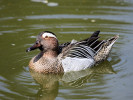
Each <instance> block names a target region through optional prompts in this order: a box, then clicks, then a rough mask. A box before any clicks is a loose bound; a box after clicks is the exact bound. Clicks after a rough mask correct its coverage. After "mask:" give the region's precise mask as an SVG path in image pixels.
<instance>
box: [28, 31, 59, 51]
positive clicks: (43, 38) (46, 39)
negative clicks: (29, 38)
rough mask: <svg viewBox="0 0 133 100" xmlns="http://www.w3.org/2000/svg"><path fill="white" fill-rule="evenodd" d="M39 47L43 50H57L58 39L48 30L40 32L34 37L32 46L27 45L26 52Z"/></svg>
mask: <svg viewBox="0 0 133 100" xmlns="http://www.w3.org/2000/svg"><path fill="white" fill-rule="evenodd" d="M35 49H40V50H41V51H43V52H46V51H49V50H52V51H58V40H57V37H56V35H55V34H54V33H52V32H49V31H44V32H41V33H40V34H39V35H38V36H37V39H36V42H35V44H34V45H33V46H31V47H29V48H28V49H27V50H26V52H29V51H32V50H35Z"/></svg>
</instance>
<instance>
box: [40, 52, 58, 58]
mask: <svg viewBox="0 0 133 100" xmlns="http://www.w3.org/2000/svg"><path fill="white" fill-rule="evenodd" d="M41 53H42V56H43V57H45V58H56V57H57V56H58V52H57V51H53V50H48V51H46V52H41Z"/></svg>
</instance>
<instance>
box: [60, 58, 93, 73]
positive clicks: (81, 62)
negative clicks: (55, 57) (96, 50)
mask: <svg viewBox="0 0 133 100" xmlns="http://www.w3.org/2000/svg"><path fill="white" fill-rule="evenodd" d="M92 65H94V60H93V59H92V58H71V57H66V58H65V59H63V60H62V66H63V68H64V72H70V71H80V70H84V69H86V68H88V67H91V66H92Z"/></svg>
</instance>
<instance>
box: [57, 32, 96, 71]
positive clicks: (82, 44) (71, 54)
mask: <svg viewBox="0 0 133 100" xmlns="http://www.w3.org/2000/svg"><path fill="white" fill-rule="evenodd" d="M93 35H94V34H93ZM98 38H99V37H98V35H97V36H91V37H90V38H88V39H85V40H82V41H79V42H73V43H70V44H69V45H67V46H66V47H64V48H63V49H62V52H61V53H60V54H59V57H60V58H61V59H62V65H63V68H64V71H65V72H68V71H79V70H83V69H86V68H87V67H90V66H92V65H93V64H94V62H95V61H94V56H95V53H96V51H95V49H93V47H92V45H94V42H97V40H98Z"/></svg>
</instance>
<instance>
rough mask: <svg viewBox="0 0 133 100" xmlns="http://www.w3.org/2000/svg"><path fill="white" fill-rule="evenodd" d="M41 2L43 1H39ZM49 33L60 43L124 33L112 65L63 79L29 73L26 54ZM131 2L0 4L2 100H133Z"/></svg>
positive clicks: (17, 0) (7, 0) (23, 0)
mask: <svg viewBox="0 0 133 100" xmlns="http://www.w3.org/2000/svg"><path fill="white" fill-rule="evenodd" d="M39 1H40V2H39ZM44 30H49V31H52V32H54V33H56V34H57V37H58V39H59V41H60V43H63V42H67V41H70V40H71V39H73V38H74V39H77V40H80V39H83V38H86V37H88V36H90V34H91V33H93V31H96V30H101V37H103V38H104V39H106V38H108V37H110V36H113V35H114V34H119V35H120V38H119V39H118V41H117V42H116V44H115V45H114V47H113V49H112V52H111V54H110V56H109V58H108V59H107V61H105V62H103V63H101V64H100V65H98V66H96V67H95V68H92V69H87V70H84V71H80V72H72V73H66V74H64V75H41V74H37V73H34V72H31V73H30V72H29V69H28V63H29V60H30V59H31V58H32V57H33V56H35V55H36V54H37V53H38V52H39V51H38V50H36V51H33V52H30V53H26V52H25V49H26V48H28V47H29V46H31V45H32V43H34V41H35V36H36V35H37V34H38V33H39V32H41V31H44ZM132 52H133V1H132V0H50V1H47V0H0V100H54V99H56V100H66V99H69V100H72V99H75V100H76V99H79V100H88V99H90V100H103V99H105V100H132V99H133V53H132Z"/></svg>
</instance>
